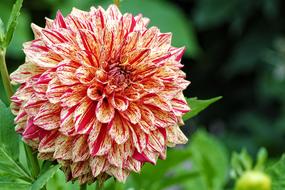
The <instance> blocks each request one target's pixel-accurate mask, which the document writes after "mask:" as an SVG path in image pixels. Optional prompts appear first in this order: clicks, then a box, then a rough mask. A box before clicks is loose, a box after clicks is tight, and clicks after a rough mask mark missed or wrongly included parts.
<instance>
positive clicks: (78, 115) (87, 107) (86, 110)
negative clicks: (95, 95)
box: [74, 97, 96, 134]
mask: <svg viewBox="0 0 285 190" xmlns="http://www.w3.org/2000/svg"><path fill="white" fill-rule="evenodd" d="M95 107H96V104H95V103H94V102H93V101H92V100H90V99H89V98H87V97H86V98H84V99H82V101H81V102H80V103H79V105H78V106H77V107H76V109H75V111H74V122H75V126H74V127H75V130H76V132H78V133H80V134H84V133H86V132H87V131H89V129H90V128H91V127H92V126H93V123H94V120H95Z"/></svg>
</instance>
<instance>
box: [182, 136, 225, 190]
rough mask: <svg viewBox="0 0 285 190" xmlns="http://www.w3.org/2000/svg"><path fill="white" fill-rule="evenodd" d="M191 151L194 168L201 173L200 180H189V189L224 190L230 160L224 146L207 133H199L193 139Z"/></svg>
mask: <svg viewBox="0 0 285 190" xmlns="http://www.w3.org/2000/svg"><path fill="white" fill-rule="evenodd" d="M190 150H191V153H192V156H191V160H192V161H193V163H192V164H193V167H194V169H196V170H197V171H200V178H193V179H192V180H189V182H188V186H187V189H199V190H200V189H209V190H210V189H211V190H221V189H224V188H223V187H224V185H225V183H226V180H227V176H228V175H227V174H228V169H229V159H228V153H227V151H226V149H225V147H224V146H223V144H222V143H221V142H219V141H218V140H217V139H216V138H215V137H213V136H211V135H209V134H207V133H206V132H204V131H197V132H196V133H195V134H194V136H193V137H192V140H191V144H190ZM196 185H197V186H196ZM200 187H201V188H200Z"/></svg>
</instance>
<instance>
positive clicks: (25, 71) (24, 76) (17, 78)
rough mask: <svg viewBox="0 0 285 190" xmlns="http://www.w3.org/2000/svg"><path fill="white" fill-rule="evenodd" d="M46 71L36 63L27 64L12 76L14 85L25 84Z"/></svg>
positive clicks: (21, 66)
mask: <svg viewBox="0 0 285 190" xmlns="http://www.w3.org/2000/svg"><path fill="white" fill-rule="evenodd" d="M44 71H45V70H44V69H43V68H41V67H39V66H37V65H36V64H34V63H31V62H27V63H25V64H23V65H20V67H19V68H18V69H17V70H16V71H14V72H13V73H12V74H11V75H10V78H11V80H12V81H11V82H12V83H13V84H17V83H25V82H27V81H28V80H29V79H30V78H32V77H33V76H35V75H38V74H41V73H43V72H44Z"/></svg>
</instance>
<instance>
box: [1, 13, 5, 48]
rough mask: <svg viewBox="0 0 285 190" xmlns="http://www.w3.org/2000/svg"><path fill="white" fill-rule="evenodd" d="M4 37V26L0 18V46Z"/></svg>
mask: <svg viewBox="0 0 285 190" xmlns="http://www.w3.org/2000/svg"><path fill="white" fill-rule="evenodd" d="M4 38H5V26H4V23H3V21H2V19H1V18H0V48H1V47H2V46H3V42H4Z"/></svg>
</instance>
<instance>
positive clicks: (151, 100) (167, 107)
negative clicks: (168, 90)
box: [143, 94, 172, 111]
mask: <svg viewBox="0 0 285 190" xmlns="http://www.w3.org/2000/svg"><path fill="white" fill-rule="evenodd" d="M143 103H144V104H147V105H152V106H155V107H157V108H160V109H162V110H164V111H171V110H172V107H171V104H170V102H169V101H168V100H166V99H165V98H163V97H161V96H158V95H156V94H150V95H147V96H145V97H143Z"/></svg>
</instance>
